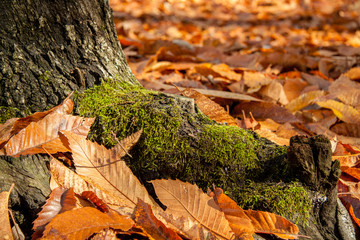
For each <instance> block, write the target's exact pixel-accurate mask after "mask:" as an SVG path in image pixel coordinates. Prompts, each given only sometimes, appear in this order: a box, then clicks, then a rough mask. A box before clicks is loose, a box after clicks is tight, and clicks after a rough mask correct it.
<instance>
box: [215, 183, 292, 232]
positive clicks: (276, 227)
mask: <svg viewBox="0 0 360 240" xmlns="http://www.w3.org/2000/svg"><path fill="white" fill-rule="evenodd" d="M214 199H215V201H216V203H217V204H218V205H219V207H220V209H221V211H223V212H224V213H225V217H226V218H227V219H228V220H229V222H230V227H231V228H232V229H233V231H234V232H235V233H236V234H237V235H239V236H240V237H242V235H245V236H251V235H252V234H253V233H254V232H256V233H265V234H274V235H276V236H278V237H280V238H283V239H297V238H298V235H297V234H298V233H299V229H298V227H297V226H296V225H295V224H293V223H291V222H290V221H288V220H286V219H285V218H283V217H281V216H279V215H276V214H273V213H269V212H263V211H253V210H243V209H242V208H240V207H239V206H238V205H237V204H236V202H235V201H233V200H232V199H231V198H229V197H228V196H226V195H225V194H224V193H223V191H222V189H221V188H216V189H215V190H214ZM249 239H251V238H249Z"/></svg>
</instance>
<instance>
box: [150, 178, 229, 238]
mask: <svg viewBox="0 0 360 240" xmlns="http://www.w3.org/2000/svg"><path fill="white" fill-rule="evenodd" d="M151 183H152V184H153V185H154V188H155V191H156V195H157V196H158V198H159V199H160V201H161V202H162V203H163V204H165V205H166V206H167V209H166V211H165V212H167V213H168V214H173V215H176V216H178V218H180V217H181V216H182V217H184V218H191V219H192V220H193V221H195V222H197V223H198V224H200V225H202V226H203V227H204V228H206V229H207V230H208V231H210V232H211V233H213V234H214V235H216V236H217V237H219V238H221V239H231V238H232V236H233V234H234V233H233V232H232V230H231V228H230V226H229V223H228V221H227V220H226V218H225V216H224V213H223V212H221V211H220V208H219V207H218V206H217V205H216V203H215V201H214V200H213V199H212V198H211V197H209V196H207V195H206V194H205V193H203V192H202V191H201V190H200V189H199V188H198V187H197V186H196V185H192V184H190V183H184V182H181V181H180V180H153V181H151ZM173 224H174V225H175V224H176V223H174V222H173Z"/></svg>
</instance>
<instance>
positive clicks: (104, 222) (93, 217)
mask: <svg viewBox="0 0 360 240" xmlns="http://www.w3.org/2000/svg"><path fill="white" fill-rule="evenodd" d="M133 225H134V222H133V221H132V220H131V218H129V217H125V216H121V215H119V214H117V213H113V214H111V215H109V214H105V213H102V212H100V211H99V210H97V209H95V208H92V207H84V208H79V209H74V210H71V211H66V212H64V213H61V214H58V215H56V216H55V217H54V218H53V219H52V220H51V222H50V223H49V224H48V225H47V226H46V228H45V231H44V238H43V239H52V238H55V239H69V240H72V239H74V240H77V239H86V238H88V237H90V236H91V235H92V234H94V233H97V232H100V231H101V230H102V229H105V228H113V229H121V230H123V231H127V230H129V229H130V228H131V227H132V226H133Z"/></svg>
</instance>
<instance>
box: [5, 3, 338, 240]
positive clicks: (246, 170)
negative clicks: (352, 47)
mask: <svg viewBox="0 0 360 240" xmlns="http://www.w3.org/2000/svg"><path fill="white" fill-rule="evenodd" d="M0 22H1V24H0V33H1V35H0V39H1V41H0V69H1V72H0V79H1V80H0V116H1V118H0V120H4V119H6V118H9V117H12V116H25V115H27V114H29V113H31V112H35V111H43V110H46V109H48V108H51V107H53V106H54V105H57V104H59V103H61V101H62V100H63V99H64V98H65V97H66V96H67V95H68V94H69V93H70V92H72V91H73V90H79V91H80V92H82V91H83V90H85V89H88V90H87V91H85V92H83V93H81V94H79V95H78V97H77V99H76V105H77V107H76V113H78V114H80V115H83V116H93V117H96V120H95V124H94V126H93V128H92V131H91V133H90V138H92V139H94V140H96V141H98V142H100V143H102V144H105V145H107V146H111V145H113V144H115V143H116V139H114V137H113V134H112V132H114V133H115V134H116V136H117V137H118V138H119V139H121V138H124V137H125V136H127V135H129V134H131V133H133V132H135V131H137V130H139V129H143V135H142V137H141V139H140V140H139V143H138V144H137V146H136V148H135V149H134V150H133V152H131V154H132V156H133V158H127V159H126V161H127V163H128V164H129V166H130V167H131V168H132V170H133V172H134V173H135V174H136V175H137V176H138V177H139V179H140V180H141V181H142V182H143V183H144V184H146V182H147V181H148V180H151V179H154V178H165V177H167V178H179V179H181V180H184V181H189V182H193V183H196V184H198V185H199V186H200V187H202V188H203V189H204V190H206V188H207V187H212V186H213V185H216V186H218V187H221V188H223V189H224V190H225V191H227V192H229V194H230V195H231V196H232V197H233V198H234V199H236V200H237V201H238V203H240V204H242V205H243V206H247V207H251V206H252V207H255V208H257V209H262V210H269V211H275V212H277V213H280V214H283V215H284V216H290V218H291V216H293V217H294V218H296V219H297V220H299V219H300V220H302V221H304V220H306V211H308V210H311V209H310V206H311V201H312V200H313V199H315V198H316V199H317V198H319V195H318V194H315V195H316V196H315V197H313V198H311V197H310V198H309V197H308V196H307V193H310V192H314V191H315V192H317V191H318V192H319V194H320V195H321V196H323V197H325V200H324V201H325V202H320V203H317V205H316V209H315V208H314V209H313V211H312V215H310V218H309V219H310V220H309V221H310V223H309V224H310V225H309V227H305V229H304V232H303V233H307V234H310V235H312V236H314V237H315V238H317V239H324V238H327V239H338V238H340V239H341V237H339V236H340V235H339V233H338V232H340V231H341V230H338V229H337V228H338V227H337V228H335V226H337V225H336V222H334V221H336V220H334V221H328V219H327V218H326V217H325V216H323V215H324V214H325V213H326V214H330V215H331V219H335V215H336V214H335V211H336V206H337V205H336V204H337V203H336V189H335V186H336V181H337V178H338V175H339V166H338V165H336V164H333V163H332V162H331V156H330V155H329V154H328V152H326V153H327V154H321V153H322V151H321V150H319V149H318V148H317V147H316V146H317V144H316V143H314V142H316V141H320V143H321V144H322V145H321V144H320V145H321V146H323V147H324V149H326V151H328V149H329V146H330V145H329V144H330V143H329V141H328V140H324V139H322V138H319V139H320V140H319V139H312V140H301V139H300V140H298V141H296V140H295V141H293V142H294V144H298V145H297V146H300V144H304V146H305V147H301V146H300V148H296V147H293V148H291V149H292V150H291V151H290V154H289V160H288V158H287V149H286V148H285V147H281V146H277V145H276V144H274V143H272V142H270V141H268V140H266V139H263V138H260V137H259V136H258V135H256V134H254V133H253V132H250V131H249V132H248V131H245V130H242V129H239V128H236V127H230V126H224V125H217V124H215V123H214V122H212V121H211V120H210V119H208V118H207V117H206V116H204V115H203V114H202V113H201V112H200V111H199V110H198V108H197V107H196V106H195V105H194V101H193V100H191V99H187V98H182V97H176V96H171V95H165V94H161V93H156V92H152V91H148V90H145V89H143V88H142V87H141V86H140V85H139V83H138V82H137V80H136V79H135V78H134V76H133V75H132V73H131V71H130V69H129V67H128V65H127V63H126V59H125V57H124V54H123V52H122V50H121V47H120V44H119V41H118V39H117V35H116V32H115V27H114V23H113V19H112V13H111V9H110V8H109V6H108V2H107V1H105V0H53V1H50V0H32V1H30V0H28V1H26V2H25V1H20V0H15V1H10V0H2V1H0ZM103 79H106V80H103ZM94 86H96V87H94ZM5 115H6V116H5ZM314 146H315V147H314ZM297 149H300V150H302V151H303V152H301V153H299V154H297ZM303 149H308V151H305V150H303ZM313 149H316V150H313ZM301 154H304V157H303V155H301ZM305 155H306V159H308V160H307V161H312V162H313V165H314V166H313V168H314V169H313V170H314V173H313V174H312V173H309V172H306V171H307V169H302V170H301V169H300V167H302V166H307V164H306V163H304V162H301V160H302V159H305ZM320 155H321V156H322V157H323V158H322V159H320ZM323 155H324V156H323ZM329 156H330V157H329ZM45 158H46V157H45ZM0 161H3V165H4V166H3V167H1V168H0V176H1V178H0V180H1V182H0V190H1V191H4V190H8V189H9V187H10V186H9V185H10V184H11V182H16V187H15V189H14V191H13V194H12V196H11V198H12V202H11V203H10V206H11V208H12V209H13V210H15V211H17V215H18V216H19V217H18V219H19V218H20V219H21V218H24V219H25V220H22V222H21V223H22V225H21V227H22V228H23V229H24V230H26V233H27V234H29V231H30V225H29V223H31V222H32V221H33V220H34V217H35V213H36V212H38V211H39V210H40V207H41V206H42V205H43V203H44V201H45V199H46V197H47V196H46V195H47V194H49V192H50V191H49V188H48V174H49V173H48V172H47V170H46V167H45V165H46V161H44V157H42V156H31V157H20V158H12V157H4V156H1V157H0ZM322 161H323V162H322ZM31 162H33V163H34V164H28V163H31ZM319 163H321V164H322V165H321V166H320V167H319ZM41 164H42V165H41ZM40 165H41V167H39V166H40ZM0 166H2V165H1V164H0ZM25 166H27V167H25ZM31 166H32V167H31ZM322 166H325V167H324V169H323V168H322ZM289 167H292V168H295V167H299V169H300V170H301V171H303V170H304V174H299V173H297V172H295V173H293V172H292V170H293V169H289ZM39 169H41V171H40V172H41V174H39V175H36V174H34V173H36V172H37V171H39ZM300 170H299V171H300ZM14 172H18V173H21V174H18V175H16V174H14ZM318 172H320V173H321V174H317V173H318ZM14 175H15V176H14ZM295 176H296V177H297V179H295V178H294V177H295ZM27 177H28V178H29V179H32V182H31V184H30V183H29V185H28V186H23V185H24V184H26V181H24V178H25V179H26V178H27ZM309 178H310V179H314V180H315V181H314V182H315V183H316V186H315V185H314V186H312V185H311V184H312V182H311V181H308V179H309ZM2 179H7V180H6V181H5V180H2ZM298 179H300V181H299V180H298ZM290 181H296V183H290ZM35 182H36V183H35ZM284 182H286V183H284ZM30 186H31V187H30ZM33 186H37V187H33ZM148 187H149V189H150V190H151V186H148ZM294 190H296V191H294ZM255 193H256V194H257V196H258V195H259V194H260V195H261V194H262V195H267V197H265V196H261V198H256V201H255V200H251V199H254V198H252V194H255ZM265 193H266V194H265ZM304 193H306V194H305V195H304ZM269 194H270V195H271V194H272V195H271V197H269ZM326 198H327V199H331V201H326ZM279 199H280V200H279ZM250 200H251V201H250ZM280 202H281V204H280ZM246 203H247V204H250V205H246ZM280 205H284V206H285V208H283V209H281V208H279V206H280ZM24 206H25V207H26V209H27V210H26V211H24V210H22V207H24ZM294 207H299V208H296V210H295V211H294V210H291V208H294ZM322 209H325V210H326V212H324V211H323V210H322ZM291 211H294V212H291ZM301 214H303V216H302V218H298V217H299V216H301ZM304 214H305V215H304ZM314 214H316V216H315V215H314ZM304 216H305V218H304ZM314 219H315V220H314ZM315 221H317V223H316V224H317V225H316V224H315ZM323 222H324V223H323ZM325 227H326V229H325Z"/></svg>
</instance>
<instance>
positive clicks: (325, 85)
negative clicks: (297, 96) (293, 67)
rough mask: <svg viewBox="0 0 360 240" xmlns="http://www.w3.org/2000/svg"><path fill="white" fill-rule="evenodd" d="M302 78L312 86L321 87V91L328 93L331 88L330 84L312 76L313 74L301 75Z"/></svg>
mask: <svg viewBox="0 0 360 240" xmlns="http://www.w3.org/2000/svg"><path fill="white" fill-rule="evenodd" d="M301 77H302V78H303V79H304V80H305V81H307V82H308V83H309V84H310V85H317V86H319V88H320V89H321V90H325V91H327V90H328V88H329V86H330V84H331V83H330V82H329V81H327V80H325V79H323V78H321V77H319V76H317V75H311V74H307V73H303V72H302V73H301Z"/></svg>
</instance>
